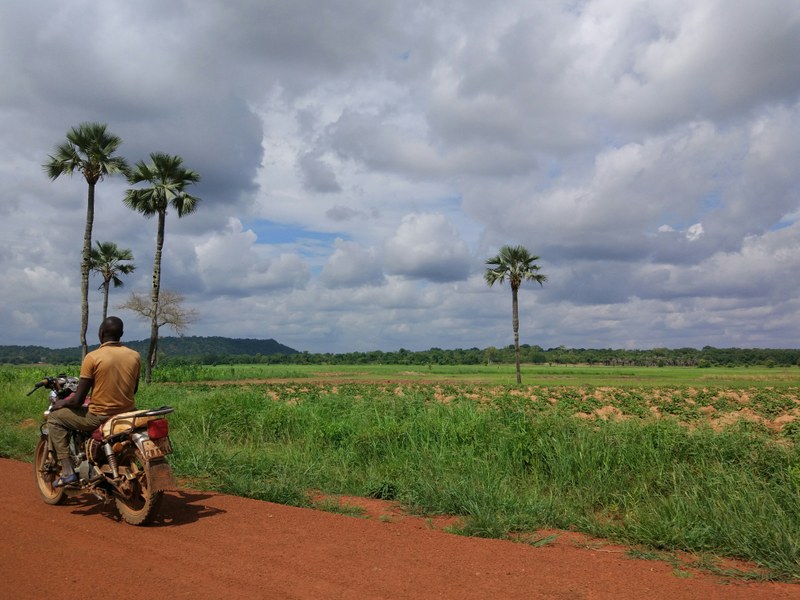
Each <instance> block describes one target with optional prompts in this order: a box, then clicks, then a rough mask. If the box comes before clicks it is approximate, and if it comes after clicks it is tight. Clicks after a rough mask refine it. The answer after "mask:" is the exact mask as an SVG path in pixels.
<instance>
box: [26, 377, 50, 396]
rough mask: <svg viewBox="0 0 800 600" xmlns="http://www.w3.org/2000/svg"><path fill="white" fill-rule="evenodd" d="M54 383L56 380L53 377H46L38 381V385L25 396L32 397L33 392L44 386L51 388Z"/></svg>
mask: <svg viewBox="0 0 800 600" xmlns="http://www.w3.org/2000/svg"><path fill="white" fill-rule="evenodd" d="M53 381H55V380H54V379H53V378H52V377H45V378H44V379H42V380H41V381H37V382H36V385H34V386H33V389H32V390H31V391H30V392H28V393H27V394H25V395H26V396H30V395H31V394H32V393H33V392H35V391H36V390H38V389H39V388H40V387H42V386H46V387H50V386H51V385H53Z"/></svg>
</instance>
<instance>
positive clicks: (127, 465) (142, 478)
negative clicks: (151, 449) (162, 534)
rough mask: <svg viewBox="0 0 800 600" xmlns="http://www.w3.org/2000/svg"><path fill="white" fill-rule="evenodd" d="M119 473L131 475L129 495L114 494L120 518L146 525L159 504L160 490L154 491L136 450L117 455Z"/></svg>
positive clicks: (133, 523)
mask: <svg viewBox="0 0 800 600" xmlns="http://www.w3.org/2000/svg"><path fill="white" fill-rule="evenodd" d="M118 465H119V467H118V468H119V473H120V475H123V476H131V475H132V476H133V477H132V478H131V479H130V480H129V486H130V492H131V493H130V495H129V496H127V497H123V496H119V495H118V496H116V497H115V498H114V500H115V501H116V504H117V510H118V511H119V514H120V516H121V517H122V520H123V521H125V522H126V523H128V524H130V525H147V524H148V523H150V522H151V521H152V520H153V517H154V516H155V515H156V512H157V511H158V508H159V506H160V505H161V497H162V495H163V493H162V492H154V491H152V490H151V489H150V486H149V485H148V481H147V468H146V466H145V465H146V462H145V460H144V459H143V458H142V455H141V453H140V452H139V451H138V450H135V451H134V450H128V451H126V452H124V453H123V454H121V455H120V456H119V457H118Z"/></svg>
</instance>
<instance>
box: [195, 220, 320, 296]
mask: <svg viewBox="0 0 800 600" xmlns="http://www.w3.org/2000/svg"><path fill="white" fill-rule="evenodd" d="M256 240H257V236H256V234H255V233H253V231H251V230H244V229H243V227H242V224H241V222H240V221H238V220H237V219H234V218H231V219H230V220H229V221H228V225H227V227H226V229H225V230H224V231H223V232H221V233H219V234H215V235H212V236H211V237H209V239H208V240H206V241H204V242H202V243H200V244H198V245H197V247H196V250H195V252H196V254H197V264H198V271H199V274H200V277H201V279H202V281H203V283H204V285H205V290H206V291H207V292H210V293H216V294H226V295H232V296H242V295H250V294H253V293H258V292H264V291H269V290H275V289H284V288H297V287H303V286H304V285H305V283H306V282H307V281H308V278H309V273H308V268H307V267H306V265H305V264H304V263H303V261H302V260H301V259H300V258H299V257H298V256H296V255H292V254H280V255H279V256H277V257H270V256H268V255H267V253H266V252H264V249H262V248H259V247H258V246H257V245H256Z"/></svg>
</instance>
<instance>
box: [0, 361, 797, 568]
mask: <svg viewBox="0 0 800 600" xmlns="http://www.w3.org/2000/svg"><path fill="white" fill-rule="evenodd" d="M28 375H30V373H27V374H26V375H25V377H27V376H28ZM22 379H24V378H21V379H20V380H14V381H8V382H6V381H5V380H3V378H2V377H0V390H2V403H3V410H2V411H0V454H2V455H5V456H21V455H22V449H23V445H27V446H25V450H26V451H27V452H28V453H30V451H31V450H32V448H33V440H35V431H33V430H31V429H30V428H25V427H20V424H21V423H25V422H28V421H30V419H35V417H36V416H37V413H39V410H40V409H41V408H42V406H43V402H42V403H39V404H38V405H37V404H36V403H32V402H31V401H30V399H24V397H23V395H24V392H25V391H27V389H29V386H28V384H27V383H24V385H23V382H22ZM34 380H35V378H34ZM586 391H587V390H586V389H583V390H581V389H579V388H575V387H562V388H558V389H550V388H546V387H544V388H530V389H527V390H526V391H525V392H524V393H523V392H521V391H520V389H519V388H517V387H515V386H497V385H493V386H478V385H457V384H452V385H450V384H440V385H422V384H402V385H401V384H397V383H384V384H382V385H378V384H356V383H343V384H340V385H333V384H324V385H319V384H314V383H311V382H307V383H304V382H303V381H302V380H298V381H295V382H293V383H290V384H283V385H277V384H269V385H267V384H260V385H234V384H227V385H206V384H184V385H182V386H175V385H164V384H154V385H151V386H147V387H145V388H143V389H142V390H140V393H139V399H138V403H139V405H140V406H160V405H163V404H170V405H172V406H175V407H176V408H177V410H176V412H175V413H174V415H173V416H172V417H171V419H170V423H171V429H172V430H171V436H172V439H173V443H174V446H175V454H174V455H173V456H172V459H171V462H172V464H173V466H174V468H175V470H176V472H177V474H178V475H179V476H181V477H183V478H184V481H188V482H189V483H190V484H191V485H193V486H196V487H202V488H207V489H216V490H219V491H224V492H228V493H233V494H239V495H243V496H249V497H254V498H259V499H264V500H270V501H275V502H281V503H287V504H294V505H300V506H302V505H308V504H309V502H310V500H309V491H310V490H320V491H322V492H324V493H330V494H349V495H359V496H371V497H376V498H383V499H391V500H397V501H399V502H401V503H402V504H404V505H405V506H406V507H408V508H409V509H410V510H412V511H414V512H417V513H419V514H428V515H432V514H452V515H459V516H462V517H463V524H462V525H461V531H462V533H465V534H467V535H475V536H487V537H504V536H509V535H511V534H514V533H516V532H525V531H530V530H533V529H538V528H551V527H552V528H577V529H579V530H581V531H584V532H587V533H590V534H594V535H598V536H602V537H606V538H611V539H614V540H618V541H622V542H627V543H632V544H645V545H647V546H649V547H652V548H656V549H667V550H687V551H695V552H703V553H706V552H707V553H713V554H720V555H725V556H732V557H740V558H743V559H747V560H752V561H754V562H756V563H758V564H759V565H762V566H763V567H765V568H768V569H770V570H771V572H772V574H773V575H774V576H776V577H784V578H800V544H799V542H798V540H799V539H800V534H799V533H798V532H800V450H799V449H798V448H800V446H798V442H800V431H799V430H798V428H794V429H792V428H787V429H786V430H785V432H784V433H782V434H778V433H775V432H773V431H770V430H768V429H767V428H765V427H763V426H762V425H759V424H758V423H748V422H745V421H742V422H740V423H739V424H734V425H731V426H728V427H726V428H724V429H722V430H721V431H717V430H715V429H712V428H711V427H710V426H709V425H707V424H705V422H704V421H702V420H700V419H697V420H694V421H686V419H685V418H684V417H685V416H686V415H689V416H690V418H692V419H694V418H695V417H696V416H697V415H698V411H696V410H694V411H682V409H680V406H681V403H682V402H688V400H692V401H694V399H695V398H698V396H697V395H696V394H695V396H691V395H690V393H689V392H688V391H686V390H685V389H682V388H675V389H672V390H669V389H667V390H659V394H658V398H657V402H661V403H662V408H664V409H665V410H662V413H663V414H665V415H667V416H666V417H665V418H660V419H656V418H653V417H652V416H651V412H650V411H649V410H648V408H647V404H648V403H653V402H656V400H654V399H653V397H652V396H651V395H648V393H649V392H648V391H647V390H646V389H644V390H643V389H626V390H622V391H620V392H619V393H617V396H616V398H617V400H618V403H619V405H620V406H622V407H624V408H625V411H624V412H625V413H626V414H628V415H632V416H633V417H634V418H630V419H627V420H620V421H614V420H610V421H602V420H586V419H580V418H576V417H575V416H574V414H575V413H577V412H581V411H591V410H594V409H596V408H597V405H598V404H602V402H604V401H597V400H594V399H593V398H595V396H594V395H592V394H587V393H586ZM589 391H591V389H590V390H589ZM14 394H16V397H15V396H14ZM20 398H22V399H20ZM726 398H727V397H726V396H724V395H723V394H719V393H717V392H716V391H713V390H712V391H708V392H703V393H702V396H701V399H702V402H703V403H707V404H708V405H710V406H718V407H719V408H720V410H721V409H722V408H723V407H724V405H725V404H724V403H725V402H728V400H727V399H726ZM754 398H756V399H757V400H758V401H759V402H762V403H763V405H764V406H763V407H761V408H760V407H758V406H753V407H752V409H753V410H754V412H756V413H758V412H759V411H762V412H763V413H764V414H765V415H770V414H775V413H776V411H778V410H786V409H791V408H792V407H794V406H796V405H797V400H796V399H797V389H796V388H794V389H791V390H788V391H786V392H783V391H776V390H768V391H765V392H764V393H763V394H761V395H760V396H759V395H758V394H754ZM715 403H716V404H715ZM688 405H690V406H691V405H692V404H691V403H690V402H688ZM666 408H671V409H672V410H673V412H671V413H670V412H668V411H667V410H666ZM672 414H675V415H677V416H679V417H681V418H682V419H684V421H683V422H680V421H679V419H678V418H675V417H672V416H670V415H672ZM9 431H11V432H12V433H8V432H9Z"/></svg>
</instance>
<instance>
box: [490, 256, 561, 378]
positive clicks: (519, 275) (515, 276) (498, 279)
mask: <svg viewBox="0 0 800 600" xmlns="http://www.w3.org/2000/svg"><path fill="white" fill-rule="evenodd" d="M537 260H539V257H538V256H534V255H533V254H531V253H530V252H529V251H528V249H527V248H525V247H524V246H503V247H502V248H500V253H499V254H498V255H497V256H493V257H492V258H490V259H488V260H487V261H486V264H487V265H490V268H487V269H486V283H488V284H489V287H491V286H492V285H494V284H495V283H503V282H504V281H505V280H506V279H508V282H509V283H510V284H511V314H512V318H511V324H512V326H513V328H514V356H515V358H516V364H517V384H520V383H522V375H521V374H520V370H519V302H518V300H517V294H518V292H519V286H520V285H522V282H523V281H525V280H528V281H536V282H538V283H539V285H544V282H545V281H547V276H546V275H543V274H541V273H539V268H540V267H539V265H537V264H536V261H537Z"/></svg>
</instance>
